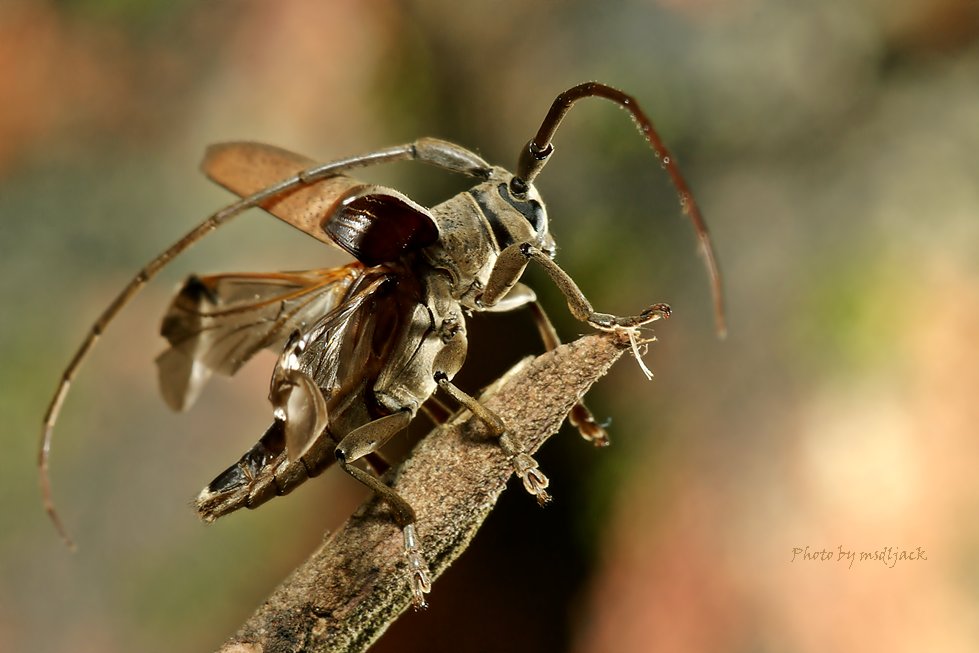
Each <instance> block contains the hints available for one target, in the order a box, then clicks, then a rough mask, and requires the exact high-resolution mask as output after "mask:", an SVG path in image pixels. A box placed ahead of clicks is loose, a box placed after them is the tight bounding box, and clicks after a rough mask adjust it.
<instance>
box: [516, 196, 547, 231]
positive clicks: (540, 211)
mask: <svg viewBox="0 0 979 653" xmlns="http://www.w3.org/2000/svg"><path fill="white" fill-rule="evenodd" d="M529 204H530V210H529V211H527V212H524V211H520V212H521V213H522V214H523V216H524V217H525V218H527V222H529V223H530V226H532V227H533V228H534V232H535V233H538V234H540V233H544V229H546V228H547V218H546V217H545V216H544V207H543V206H541V205H540V202H538V201H537V200H530V202H529Z"/></svg>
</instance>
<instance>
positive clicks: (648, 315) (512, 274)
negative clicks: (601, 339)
mask: <svg viewBox="0 0 979 653" xmlns="http://www.w3.org/2000/svg"><path fill="white" fill-rule="evenodd" d="M532 260H533V261H537V263H539V264H540V265H541V267H543V268H544V271H545V272H547V275H548V276H549V277H551V280H552V281H553V282H554V284H555V285H556V286H557V287H558V290H560V291H561V294H563V295H564V298H565V299H566V300H567V302H568V309H569V310H570V311H571V314H572V315H574V316H575V317H576V318H578V319H579V320H581V321H582V322H587V323H588V324H590V325H592V326H593V327H594V328H596V329H600V330H602V331H621V330H625V331H628V330H631V329H636V328H638V327H641V326H643V325H645V324H649V323H650V322H654V321H656V320H659V319H665V318H668V317H669V316H670V307H669V306H668V305H666V304H653V305H652V306H650V307H649V308H647V309H646V310H644V311H643V312H642V313H640V314H639V315H633V316H629V317H617V316H615V315H609V314H608V313H597V312H596V311H595V309H594V308H592V305H591V302H589V301H588V298H587V297H585V294H584V293H583V292H581V289H580V288H579V287H578V284H576V283H575V282H574V279H572V278H571V277H570V276H569V275H568V273H567V272H565V271H564V270H563V269H562V268H561V266H559V265H558V264H557V263H555V262H554V261H553V260H551V257H550V256H548V255H547V254H546V253H544V252H543V251H542V250H541V249H539V248H537V247H535V246H533V245H531V244H530V243H515V244H513V245H510V246H509V247H507V248H506V249H504V250H503V251H502V252H500V256H499V257H498V258H497V261H496V267H494V268H493V272H492V273H490V278H489V281H488V282H487V283H486V290H485V291H484V292H483V295H482V301H483V303H484V304H492V303H493V302H494V301H496V300H498V299H499V298H500V297H501V296H502V295H503V294H504V293H505V292H506V291H507V290H509V288H510V287H511V286H513V284H514V283H516V280H517V279H518V278H519V277H520V275H522V274H523V271H524V268H526V266H527V263H528V262H530V261H532Z"/></svg>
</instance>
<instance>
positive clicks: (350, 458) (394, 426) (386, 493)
mask: <svg viewBox="0 0 979 653" xmlns="http://www.w3.org/2000/svg"><path fill="white" fill-rule="evenodd" d="M413 416H414V413H413V411H411V410H408V409H405V410H401V411H399V412H397V413H392V414H391V415H386V416H384V417H381V418H379V419H376V420H373V421H371V422H368V423H366V424H364V425H362V426H359V427H357V428H355V429H354V430H353V431H351V432H350V433H348V434H347V435H346V436H344V438H343V439H342V440H340V444H338V445H337V448H336V451H335V453H336V458H337V462H338V463H339V464H340V467H342V468H343V471H345V472H347V473H348V474H350V475H351V476H353V477H354V478H355V479H357V480H358V481H360V482H361V483H363V484H364V485H366V486H367V487H369V488H370V489H371V490H373V491H374V493H375V494H377V495H378V496H379V497H380V498H381V499H382V500H383V501H384V502H385V503H387V504H388V506H390V507H391V510H392V511H393V513H394V520H395V522H396V523H397V524H398V526H400V527H401V532H402V534H403V536H404V552H405V557H406V558H407V560H408V574H409V579H408V582H409V584H410V586H411V595H412V604H413V605H414V606H415V609H420V608H425V607H427V606H428V604H427V603H426V602H425V595H426V594H427V593H428V592H430V591H431V589H432V581H431V575H430V572H429V570H428V563H427V562H426V561H425V556H424V555H423V554H422V552H421V546H420V544H419V541H418V533H417V532H416V530H415V521H416V517H415V510H414V509H413V508H412V507H411V505H410V504H409V503H408V502H407V501H405V500H404V498H403V497H402V496H401V495H400V494H398V493H397V492H395V491H394V490H392V489H391V488H390V487H388V486H387V485H385V484H384V483H383V482H382V481H381V479H379V478H378V477H377V476H375V475H374V474H372V473H371V472H368V471H365V470H363V469H360V468H359V467H356V466H354V465H353V463H354V462H356V461H357V460H360V459H361V458H365V457H369V456H370V455H371V454H373V453H375V452H376V451H377V449H379V448H380V447H382V446H384V443H386V442H387V441H388V440H390V439H391V438H392V437H393V436H394V435H395V434H396V433H398V432H400V431H402V430H404V429H405V428H406V427H407V426H408V424H409V422H411V419H412V417H413Z"/></svg>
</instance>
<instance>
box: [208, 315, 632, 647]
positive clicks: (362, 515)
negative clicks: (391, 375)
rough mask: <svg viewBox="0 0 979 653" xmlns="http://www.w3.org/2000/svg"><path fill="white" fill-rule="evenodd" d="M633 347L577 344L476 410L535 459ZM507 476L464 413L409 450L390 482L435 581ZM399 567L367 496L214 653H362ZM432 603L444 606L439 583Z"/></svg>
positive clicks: (395, 596)
mask: <svg viewBox="0 0 979 653" xmlns="http://www.w3.org/2000/svg"><path fill="white" fill-rule="evenodd" d="M629 346H630V343H629V339H628V337H623V336H622V335H614V334H596V335H590V336H586V337H583V338H581V339H579V340H577V341H575V342H572V343H569V344H566V345H563V346H561V347H559V348H557V349H555V350H554V351H551V352H548V353H546V354H544V355H542V356H539V357H537V358H536V359H532V360H531V359H527V360H526V361H524V362H522V363H521V364H520V365H518V366H517V367H515V368H514V369H513V370H511V372H510V373H508V374H507V375H506V377H505V378H504V379H503V383H502V384H497V386H496V387H495V388H494V389H492V390H491V391H488V392H487V393H486V394H484V397H483V401H484V403H485V405H486V406H487V407H488V408H490V409H491V410H494V411H496V413H497V414H498V415H500V417H502V418H503V421H504V422H505V423H506V424H507V426H508V428H509V430H510V433H511V435H512V437H513V439H514V441H515V442H517V443H518V444H519V445H520V446H521V447H522V448H523V450H524V451H527V452H529V453H533V452H534V451H536V450H537V449H538V448H540V446H541V445H542V444H543V443H544V441H545V440H547V438H548V437H550V436H551V435H552V434H554V433H556V432H557V431H558V429H559V428H560V426H561V422H562V421H563V420H564V418H565V416H566V415H567V414H568V411H569V410H570V409H571V407H572V406H573V405H574V403H575V402H576V401H577V400H578V399H580V398H581V397H582V395H584V394H585V392H587V391H588V389H589V388H590V387H591V385H592V384H593V383H594V382H595V381H596V380H598V379H599V378H600V377H601V376H603V375H604V374H605V373H606V372H607V371H608V369H609V368H610V367H611V366H612V364H613V363H614V362H615V361H616V360H617V359H618V358H619V356H621V354H622V352H623V351H626V350H627V349H628V348H629ZM545 471H546V470H545ZM511 476H513V468H512V465H511V463H510V462H509V461H508V459H507V457H506V456H505V455H504V453H503V451H502V450H501V449H500V447H499V446H498V445H496V444H495V443H494V442H492V441H489V440H488V439H487V437H486V432H485V429H484V427H483V426H482V424H481V423H480V422H478V420H476V419H474V418H471V417H470V416H469V413H463V414H462V415H461V416H459V417H457V418H456V419H454V420H452V421H450V423H449V424H448V425H446V426H443V427H441V428H438V429H436V430H435V431H433V432H432V433H431V434H429V435H428V436H427V437H426V438H424V439H423V440H422V441H421V442H420V443H419V445H418V446H417V447H416V448H415V450H414V451H413V452H412V454H411V457H410V458H409V459H408V460H407V461H406V462H405V463H404V465H403V466H402V467H401V469H400V471H399V472H398V476H397V478H396V480H395V481H394V484H393V485H394V487H395V488H396V489H397V490H398V492H399V493H400V494H401V495H402V496H403V497H404V498H405V499H407V500H408V502H409V503H411V504H412V506H414V508H415V510H416V512H417V514H418V519H419V521H418V534H419V537H420V538H421V544H422V549H423V552H424V554H425V558H426V560H428V562H429V565H430V567H431V571H432V577H433V579H434V578H437V577H438V576H439V575H440V574H441V573H442V572H443V571H445V569H446V568H447V567H448V566H449V564H451V563H452V562H453V561H454V560H455V559H456V558H457V557H459V555H460V554H461V553H462V552H463V551H464V550H465V549H466V547H467V546H468V544H469V542H470V540H471V539H472V538H473V536H474V535H475V533H476V530H477V529H478V528H479V526H480V525H481V524H482V522H483V520H484V519H485V518H486V516H487V515H488V514H489V512H490V510H491V509H492V508H493V505H494V504H495V503H496V500H497V498H498V497H499V496H500V494H501V493H502V492H503V489H504V488H505V486H506V484H507V481H508V480H509V479H510V477H511ZM405 565H406V562H405V558H404V549H403V544H402V537H401V531H400V529H399V528H398V527H397V526H396V525H395V523H394V521H393V520H392V519H390V517H389V516H388V513H387V510H386V507H385V506H384V505H383V504H382V503H381V502H379V501H378V500H377V499H376V498H375V499H371V500H369V501H368V502H366V503H365V504H364V505H363V506H362V507H361V508H360V509H359V510H358V511H357V513H356V514H355V515H354V516H353V517H351V518H350V519H349V520H348V521H347V523H346V524H345V525H344V526H343V527H342V528H341V529H340V530H339V531H338V532H336V533H334V534H332V535H331V536H329V537H328V538H327V539H326V541H325V542H324V543H323V545H322V546H321V547H320V548H319V549H318V550H317V551H316V552H315V553H313V554H312V556H311V557H310V558H309V559H308V560H307V561H306V562H305V563H304V564H303V565H301V566H300V567H299V568H298V569H296V570H295V571H294V572H293V573H292V575H291V576H289V577H288V578H287V579H286V580H285V581H283V583H282V584H281V585H280V586H279V587H278V588H277V589H276V590H275V591H274V593H273V594H272V595H271V596H270V597H269V598H268V599H267V600H266V601H265V603H264V604H263V605H262V606H261V607H260V608H259V609H258V610H257V611H256V612H255V614H254V615H252V617H251V618H250V619H249V620H248V621H247V622H246V623H245V625H244V626H242V628H241V629H240V630H239V631H238V632H237V633H236V634H235V635H234V637H232V638H231V639H230V640H229V641H228V642H226V643H225V644H224V646H222V648H221V649H220V651H219V653H285V652H287V651H288V652H298V651H315V652H321V651H322V652H325V651H330V652H332V651H344V652H353V651H364V650H366V649H367V648H368V647H369V646H370V645H371V644H372V643H373V642H374V641H375V640H376V639H377V638H378V637H380V635H381V634H382V633H383V632H384V630H385V629H386V628H387V626H388V625H389V624H391V623H392V622H393V621H394V620H395V619H396V618H397V617H398V615H400V614H401V613H402V612H403V611H404V610H405V609H406V608H407V607H408V605H409V604H410V602H411V592H410V589H409V587H408V580H407V578H408V576H407V572H406V570H405ZM433 597H434V598H433V600H435V601H437V600H439V599H438V590H437V585H436V589H435V591H434V593H433Z"/></svg>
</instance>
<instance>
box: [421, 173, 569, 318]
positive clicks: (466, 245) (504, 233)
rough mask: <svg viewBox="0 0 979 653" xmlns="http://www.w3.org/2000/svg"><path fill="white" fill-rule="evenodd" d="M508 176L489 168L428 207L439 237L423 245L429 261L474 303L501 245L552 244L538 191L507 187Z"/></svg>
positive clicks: (455, 292) (462, 297)
mask: <svg viewBox="0 0 979 653" xmlns="http://www.w3.org/2000/svg"><path fill="white" fill-rule="evenodd" d="M511 179H512V175H511V174H510V173H509V172H507V171H506V170H504V169H502V168H494V169H493V172H492V174H491V176H490V179H489V180H488V181H485V182H483V183H481V184H479V185H477V186H475V187H473V188H472V189H471V190H469V191H468V192H463V193H459V194H458V195H456V196H454V197H452V198H451V199H449V200H447V201H445V202H442V203H441V204H439V205H437V206H435V207H433V208H432V214H433V215H434V217H435V220H436V222H437V223H438V227H439V240H438V242H437V243H435V244H434V245H431V246H429V247H427V248H426V249H425V256H426V258H427V259H428V262H429V263H430V264H431V265H432V266H433V267H435V268H437V269H440V270H444V271H445V272H447V273H448V275H449V277H450V278H451V280H452V281H451V286H452V294H453V296H455V297H456V298H458V299H459V300H460V301H461V302H462V303H463V305H465V306H467V307H469V308H476V307H477V303H476V298H477V297H478V296H479V295H480V294H481V292H482V289H483V288H484V287H485V286H486V283H487V281H489V277H490V273H492V271H493V267H494V266H495V265H496V259H497V257H498V256H499V254H500V252H502V251H503V250H504V249H505V248H506V247H509V246H511V245H517V244H520V243H531V244H534V245H536V246H538V247H541V248H543V249H545V250H546V249H550V248H553V241H552V239H551V237H550V234H549V233H548V227H547V213H546V212H545V210H544V205H543V203H542V202H541V200H540V196H539V195H538V193H537V190H536V189H535V188H533V186H531V187H530V188H529V189H528V190H527V192H526V193H525V194H524V195H523V196H515V195H514V193H512V192H511V190H510V180H511Z"/></svg>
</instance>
